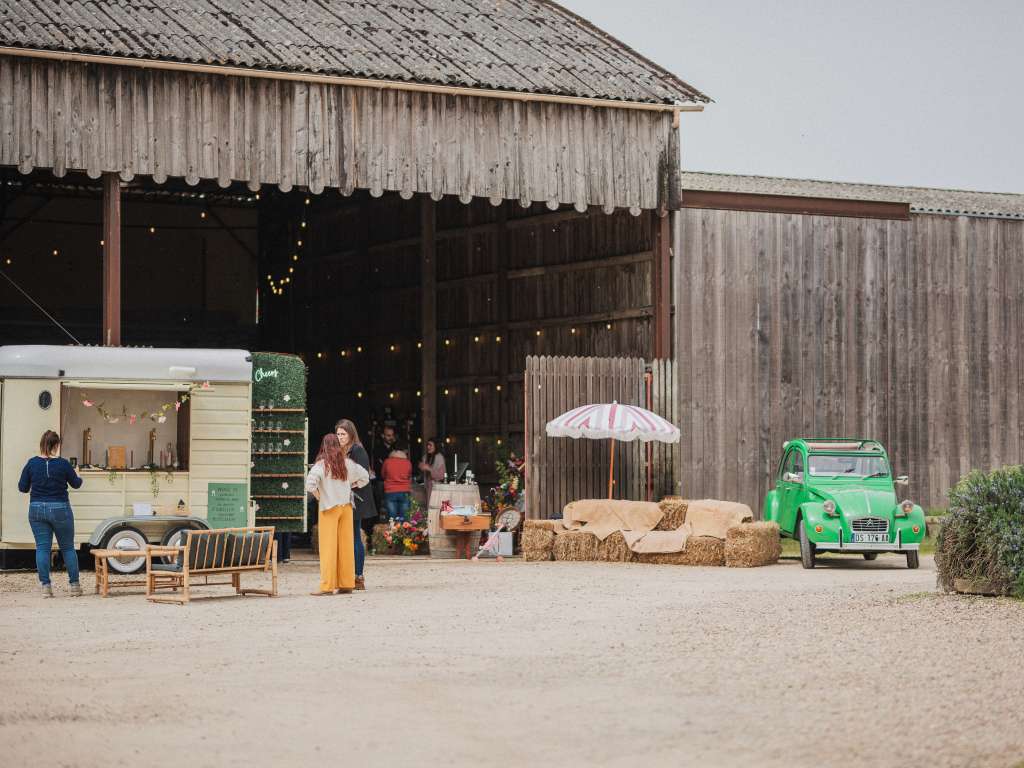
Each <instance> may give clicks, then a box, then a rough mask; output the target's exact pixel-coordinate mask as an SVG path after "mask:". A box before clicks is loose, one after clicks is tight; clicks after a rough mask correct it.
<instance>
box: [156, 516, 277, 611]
mask: <svg viewBox="0 0 1024 768" xmlns="http://www.w3.org/2000/svg"><path fill="white" fill-rule="evenodd" d="M183 535H184V536H185V540H184V543H183V545H182V546H180V547H157V546H149V547H146V599H148V600H151V601H153V602H155V603H181V604H182V605H184V604H186V603H188V602H189V600H190V599H191V597H192V587H194V586H205V585H215V584H219V585H230V586H233V587H234V588H235V593H236V594H239V595H248V594H256V595H267V596H268V597H276V596H277V542H276V541H274V527H273V526H266V527H256V528H218V529H215V530H206V531H197V530H189V531H185V532H184V534H183ZM166 555H171V556H175V555H176V556H177V560H176V562H174V563H170V564H168V563H164V562H161V561H160V558H161V557H163V556H166ZM249 571H262V572H263V573H269V574H270V575H271V588H270V589H269V590H268V589H252V588H247V589H243V588H242V584H241V581H242V574H243V573H245V572H249ZM221 574H230V576H231V581H210V577H211V576H219V575H221ZM196 577H203V582H202V584H198V583H196V582H195V579H196ZM168 589H169V590H172V591H173V592H174V594H171V595H168V594H163V595H161V594H157V592H158V590H168ZM179 590H180V591H179Z"/></svg>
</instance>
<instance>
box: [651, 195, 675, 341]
mask: <svg viewBox="0 0 1024 768" xmlns="http://www.w3.org/2000/svg"><path fill="white" fill-rule="evenodd" d="M651 219H652V222H651V223H652V227H653V235H654V247H653V250H654V269H653V270H652V274H653V277H654V285H653V291H652V293H653V294H654V295H653V296H652V299H653V301H652V303H653V304H654V357H655V359H656V360H661V359H666V358H669V357H671V356H672V325H671V323H672V278H671V262H670V249H671V247H672V231H671V228H670V223H671V217H670V216H669V214H666V215H664V216H659V215H658V212H657V211H651Z"/></svg>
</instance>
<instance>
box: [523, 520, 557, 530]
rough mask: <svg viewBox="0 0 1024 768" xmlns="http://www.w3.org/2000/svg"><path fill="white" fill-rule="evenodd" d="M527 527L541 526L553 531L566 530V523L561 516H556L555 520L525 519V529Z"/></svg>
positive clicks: (542, 528)
mask: <svg viewBox="0 0 1024 768" xmlns="http://www.w3.org/2000/svg"><path fill="white" fill-rule="evenodd" d="M527 528H539V529H541V530H544V531H551V532H552V533H564V532H565V524H564V523H563V522H562V518H560V517H556V518H555V519H554V520H524V521H523V530H524V531H525V530H526V529H527Z"/></svg>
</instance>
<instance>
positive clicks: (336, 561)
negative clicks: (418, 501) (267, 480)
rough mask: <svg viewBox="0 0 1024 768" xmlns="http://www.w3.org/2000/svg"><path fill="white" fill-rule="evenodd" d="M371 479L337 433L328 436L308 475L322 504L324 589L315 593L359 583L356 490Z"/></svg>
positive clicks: (311, 488) (319, 530) (340, 591)
mask: <svg viewBox="0 0 1024 768" xmlns="http://www.w3.org/2000/svg"><path fill="white" fill-rule="evenodd" d="M369 482H370V475H369V473H368V472H367V471H366V470H365V469H363V468H362V467H361V466H359V465H358V464H356V463H355V462H354V461H352V460H351V459H350V458H348V455H347V452H346V451H345V449H343V448H342V447H341V442H340V441H339V440H338V436H337V435H336V434H334V433H333V432H329V433H328V434H326V435H324V439H323V440H322V441H321V443H320V452H319V453H318V454H317V455H316V463H314V464H313V466H312V467H311V468H310V470H309V475H308V476H307V477H306V491H307V492H309V493H312V494H313V495H314V496H315V497H316V500H317V501H318V502H319V503H320V514H319V517H318V518H317V534H318V538H319V541H320V590H319V591H318V592H314V593H313V594H314V595H330V594H334V593H335V591H337V593H338V594H348V593H350V592H351V591H352V590H353V589H354V588H355V585H356V562H355V547H354V543H353V540H352V530H353V529H352V489H353V488H362V487H363V486H365V485H366V484H367V483H369Z"/></svg>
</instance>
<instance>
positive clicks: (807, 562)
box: [796, 520, 815, 568]
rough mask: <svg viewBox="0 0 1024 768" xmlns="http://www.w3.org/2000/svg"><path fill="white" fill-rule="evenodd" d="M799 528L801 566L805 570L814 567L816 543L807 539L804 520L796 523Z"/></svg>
mask: <svg viewBox="0 0 1024 768" xmlns="http://www.w3.org/2000/svg"><path fill="white" fill-rule="evenodd" d="M796 524H797V527H798V528H799V529H800V565H802V566H803V567H804V568H813V567H814V562H815V560H814V542H813V541H811V540H810V539H809V538H807V529H806V528H805V527H804V521H803V520H797V521H796Z"/></svg>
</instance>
